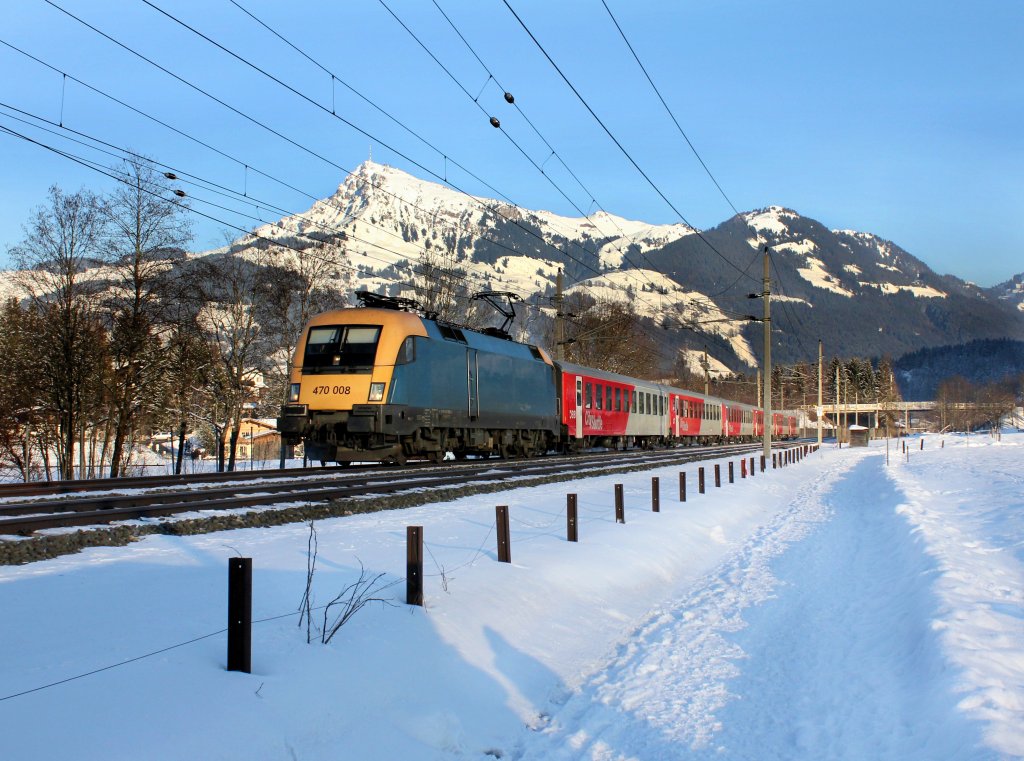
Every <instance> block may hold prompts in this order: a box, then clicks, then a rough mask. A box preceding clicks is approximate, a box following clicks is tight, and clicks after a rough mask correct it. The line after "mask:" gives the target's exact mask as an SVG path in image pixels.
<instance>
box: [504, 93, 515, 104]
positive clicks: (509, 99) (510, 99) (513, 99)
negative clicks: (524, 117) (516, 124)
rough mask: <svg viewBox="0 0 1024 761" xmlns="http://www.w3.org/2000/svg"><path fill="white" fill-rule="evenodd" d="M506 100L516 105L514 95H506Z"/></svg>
mask: <svg viewBox="0 0 1024 761" xmlns="http://www.w3.org/2000/svg"><path fill="white" fill-rule="evenodd" d="M505 100H506V101H507V102H509V103H515V102H516V99H515V97H513V95H512V93H510V92H507V93H505Z"/></svg>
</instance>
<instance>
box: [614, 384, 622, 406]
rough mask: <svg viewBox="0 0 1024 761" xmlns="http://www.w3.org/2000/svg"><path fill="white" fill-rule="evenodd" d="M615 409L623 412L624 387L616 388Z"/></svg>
mask: <svg viewBox="0 0 1024 761" xmlns="http://www.w3.org/2000/svg"><path fill="white" fill-rule="evenodd" d="M615 411H616V412H622V389H621V388H617V389H615Z"/></svg>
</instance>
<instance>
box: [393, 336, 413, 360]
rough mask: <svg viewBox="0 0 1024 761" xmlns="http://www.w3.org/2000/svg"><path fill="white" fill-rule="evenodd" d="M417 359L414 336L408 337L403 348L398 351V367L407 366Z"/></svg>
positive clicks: (403, 343)
mask: <svg viewBox="0 0 1024 761" xmlns="http://www.w3.org/2000/svg"><path fill="white" fill-rule="evenodd" d="M415 359H416V342H415V341H414V340H413V337H412V336H406V337H405V340H404V341H402V346H401V347H400V348H399V349H398V356H397V357H395V364H396V365H407V364H409V363H410V362H412V361H413V360H415Z"/></svg>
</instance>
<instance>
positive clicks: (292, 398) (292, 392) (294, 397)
mask: <svg viewBox="0 0 1024 761" xmlns="http://www.w3.org/2000/svg"><path fill="white" fill-rule="evenodd" d="M299 388H300V384H298V383H293V384H292V386H291V388H290V389H289V391H288V401H289V402H297V401H299Z"/></svg>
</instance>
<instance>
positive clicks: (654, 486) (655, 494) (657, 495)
mask: <svg viewBox="0 0 1024 761" xmlns="http://www.w3.org/2000/svg"><path fill="white" fill-rule="evenodd" d="M651 511H652V512H655V513H660V512H661V483H660V481H659V480H658V477H657V476H651Z"/></svg>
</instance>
